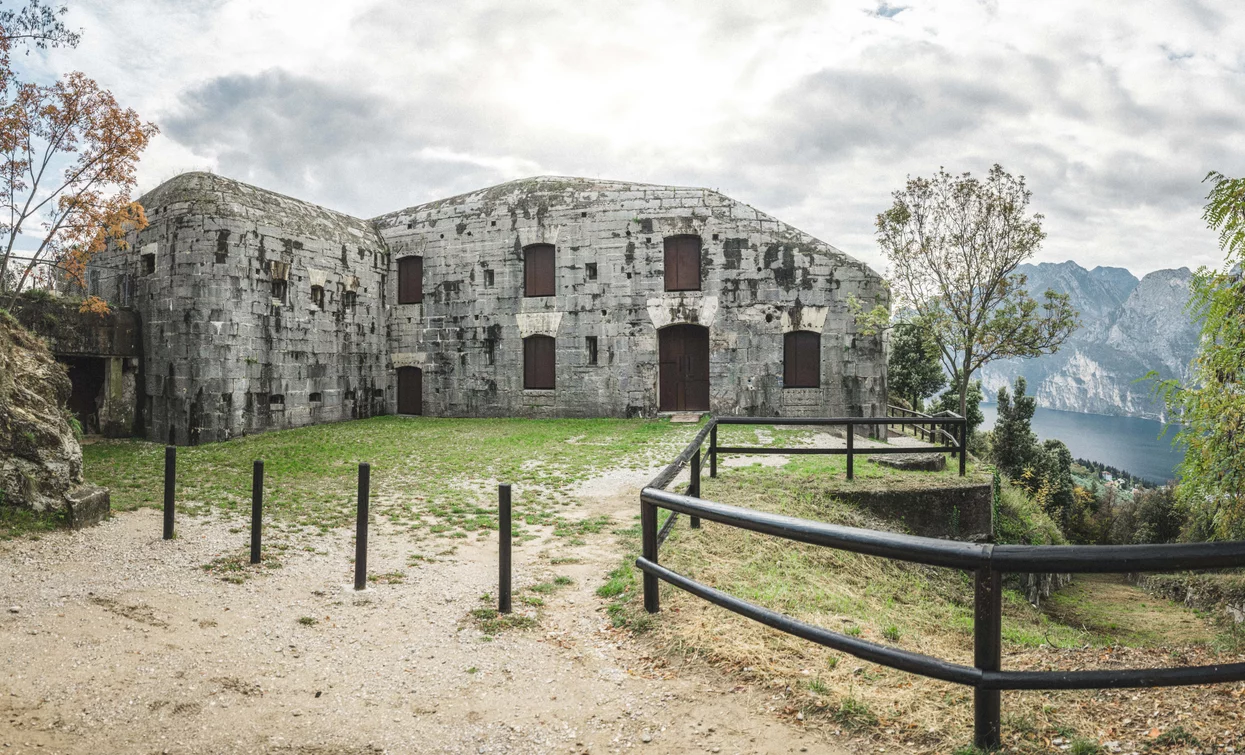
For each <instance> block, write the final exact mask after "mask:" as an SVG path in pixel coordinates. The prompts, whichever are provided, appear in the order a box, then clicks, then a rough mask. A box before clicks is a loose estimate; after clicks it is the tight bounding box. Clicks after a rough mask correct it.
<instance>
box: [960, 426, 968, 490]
mask: <svg viewBox="0 0 1245 755" xmlns="http://www.w3.org/2000/svg"><path fill="white" fill-rule="evenodd" d="M967 469H968V420H967V419H962V420H960V477H963V476H964V473H965V472H966V471H967Z"/></svg>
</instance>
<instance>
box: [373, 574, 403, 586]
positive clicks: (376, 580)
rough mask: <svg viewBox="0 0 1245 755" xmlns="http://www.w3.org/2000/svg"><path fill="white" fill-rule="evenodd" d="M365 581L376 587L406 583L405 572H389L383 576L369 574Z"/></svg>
mask: <svg viewBox="0 0 1245 755" xmlns="http://www.w3.org/2000/svg"><path fill="white" fill-rule="evenodd" d="M367 581H368V582H371V583H372V584H376V585H400V584H402V583H403V582H405V581H406V572H400V571H391V572H385V573H384V574H369V575H367Z"/></svg>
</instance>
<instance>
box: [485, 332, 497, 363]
mask: <svg viewBox="0 0 1245 755" xmlns="http://www.w3.org/2000/svg"><path fill="white" fill-rule="evenodd" d="M484 359H485V362H486V363H488V364H497V341H495V340H493V339H492V338H486V339H484Z"/></svg>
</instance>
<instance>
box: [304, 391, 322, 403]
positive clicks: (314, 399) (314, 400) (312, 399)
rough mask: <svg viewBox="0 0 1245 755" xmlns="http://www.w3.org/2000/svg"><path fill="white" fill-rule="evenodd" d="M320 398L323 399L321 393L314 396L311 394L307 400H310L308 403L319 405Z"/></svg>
mask: <svg viewBox="0 0 1245 755" xmlns="http://www.w3.org/2000/svg"><path fill="white" fill-rule="evenodd" d="M320 398H321V396H320V394H319V393H313V394H311V395H310V396H308V397H307V400H308V401H310V402H311V403H313V404H318V403H320Z"/></svg>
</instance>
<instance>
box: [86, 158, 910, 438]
mask: <svg viewBox="0 0 1245 755" xmlns="http://www.w3.org/2000/svg"><path fill="white" fill-rule="evenodd" d="M140 201H141V202H142V203H143V204H144V206H145V207H146V208H147V213H148V217H149V219H150V221H151V225H150V227H148V228H147V229H145V230H144V231H141V232H138V233H134V234H131V239H130V240H129V244H128V248H125V249H121V248H111V249H109V250H108V251H106V252H105V253H104V254H102V255H100V256H99V257H97V258H96V260H95V262H94V264H95V265H96V266H97V267H99V268H100V269H108V270H111V271H113V272H112V274H111V277H107V276H100V277H99V280H102V281H105V282H106V283H108V285H105V286H103V288H104V290H103V291H101V295H105V298H109V299H116V300H121V299H125V300H126V301H128V302H129V303H131V304H132V306H133V307H134V309H135V310H136V311H138V312H139V313H140V314H141V317H142V320H143V323H142V338H143V349H142V353H143V369H142V383H143V388H142V390H141V391H139V393H140V396H141V399H140V400H141V403H142V406H141V410H142V411H141V415H142V419H141V426H142V427H143V428H144V434H145V435H146V436H147V437H149V438H151V439H153V440H160V441H166V442H173V443H179V444H187V443H189V444H195V443H203V442H208V441H216V440H224V439H226V438H229V437H233V436H236V435H240V434H245V433H251V432H260V431H263V430H267V429H275V428H286V427H296V426H300V425H307V424H313V423H318V422H328V421H334V420H340V419H347V418H352V417H366V416H369V415H373V414H391V413H399V412H401V413H424V414H432V415H440V416H480V417H488V416H530V417H590V416H614V417H634V416H653V415H655V414H658V413H660V412H662V411H675V410H693V411H696V410H700V411H704V410H709V411H713V412H715V413H719V414H730V415H778V416H814V415H820V416H828V415H852V416H883V415H884V414H885V404H886V367H885V354H884V349H883V343H882V339H881V338H880V337H878V336H869V337H866V336H863V335H861V334H859V333H858V332H856V330H855V325H854V320H853V318H852V316H851V313H850V311H849V308H848V301H849V298H850V297H852V296H855V298H857V299H858V300H860V302H861V303H862V304H863V305H864V306H865V307H866V308H868V307H871V306H873V305H874V304H875V303H880V304H886V303H887V298H886V291H885V288H884V287H883V285H882V280H881V278H880V277H879V276H878V275H877V274H876V273H874V272H873V271H872V270H870V269H869V268H868V267H867V266H865V265H864V264H863V263H860V262H858V261H856V260H854V259H852V258H850V257H848V256H847V255H846V254H844V253H843V252H841V251H839V250H837V249H835V248H834V247H832V246H830V245H829V244H826V243H824V242H821V241H819V240H817V239H814V238H812V237H811V236H808V235H807V234H804V233H802V232H800V231H798V230H796V229H794V228H792V227H790V226H788V225H786V224H784V223H782V222H780V221H778V220H776V219H774V218H772V217H769V216H768V215H765V214H763V213H761V212H759V211H757V210H755V209H753V208H751V207H749V206H747V205H745V204H742V203H739V202H736V201H734V200H731V199H729V198H728V197H725V196H723V195H721V194H718V193H716V192H712V191H708V190H705V189H692V188H680V187H668V186H651V185H644V184H632V183H624V182H614V181H591V180H586V179H577V178H550V177H545V178H535V179H528V180H524V181H515V182H511V183H507V184H502V185H500V186H496V187H493V188H490V189H484V190H481V191H477V192H473V193H470V194H465V195H462V196H458V197H453V198H450V199H445V200H441V201H438V202H432V203H429V204H424V205H418V206H415V207H411V208H408V209H406V210H401V211H398V212H394V213H390V214H387V215H383V216H381V217H378V218H375V219H373V220H371V221H367V220H361V219H357V218H352V217H349V216H346V215H342V214H340V213H336V212H332V211H330V210H326V209H324V208H321V207H317V206H315V205H311V204H308V203H305V202H300V201H298V200H295V199H291V198H289V197H284V196H281V195H278V194H274V193H272V192H267V191H264V190H262V189H258V188H255V187H252V186H248V185H246V184H242V183H239V182H237V181H232V180H229V179H225V178H221V177H219V176H214V175H209V174H203V173H190V174H185V175H182V176H179V177H177V178H174V179H172V180H170V181H168V182H167V183H165V184H163V185H162V186H160V187H159V188H157V189H155V190H154V191H152V192H150V193H149V194H148V195H146V196H145V197H143V198H141V200H140ZM679 239H682V241H679ZM676 242H677V243H676ZM539 245H548V247H539ZM680 245H681V246H680ZM533 247H538V252H540V255H545V256H542V257H541V259H542V260H544V261H543V262H541V263H540V264H541V265H543V264H545V263H546V262H547V260H548V256H547V250H548V248H549V247H551V248H552V259H553V264H552V268H551V269H546V268H543V267H540V266H539V265H537V264H536V263H533V269H532V270H531V271H525V265H526V264H527V260H529V253H530V250H531V249H532V248H533ZM541 249H543V250H544V251H541ZM670 249H675V250H676V251H675V252H673V253H675V254H676V255H684V256H678V257H677V260H678V261H677V264H678V265H680V266H681V267H679V268H678V270H677V271H675V270H674V269H673V268H672V270H670V271H667V270H666V269H665V268H666V263H667V258H668V257H669V255H670V254H672V252H670V251H669V250H670ZM680 250H681V251H680ZM537 256H539V255H534V256H532V257H531V258H530V259H532V260H536V259H537ZM412 258H418V260H415V259H412ZM670 259H676V258H674V257H670ZM672 264H676V263H672ZM117 271H120V272H119V274H118V272H117ZM402 276H405V277H403V278H402V280H401V281H400V280H399V279H400V277H402ZM416 276H417V278H418V279H417V280H416V279H415V277H416ZM532 276H536V277H532ZM672 281H673V283H672ZM109 282H110V283H109ZM529 286H535V287H536V288H535V289H529ZM546 288H548V289H549V290H548V291H547V292H545V289H546ZM672 288H673V289H678V290H668V289H672ZM532 290H540V291H542V292H545V293H542V295H538V296H528V295H525V294H527V293H531V291H532ZM400 301H402V302H409V303H400ZM794 333H800V334H803V335H802V336H801V338H799V339H793V338H792V337H791V336H792V334H794ZM809 334H815V337H814V336H810V335H809ZM797 347H798V350H799V353H798V354H793V353H792V352H793V350H796V349H797ZM792 375H798V376H799V377H798V380H797V381H795V382H792V381H791V380H790V378H791V376H792ZM785 380H786V382H785Z"/></svg>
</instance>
